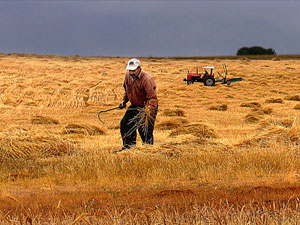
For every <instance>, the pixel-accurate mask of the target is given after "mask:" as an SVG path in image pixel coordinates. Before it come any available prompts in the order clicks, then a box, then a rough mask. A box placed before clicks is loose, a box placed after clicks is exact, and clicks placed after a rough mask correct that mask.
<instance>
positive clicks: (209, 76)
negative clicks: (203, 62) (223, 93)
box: [183, 64, 242, 86]
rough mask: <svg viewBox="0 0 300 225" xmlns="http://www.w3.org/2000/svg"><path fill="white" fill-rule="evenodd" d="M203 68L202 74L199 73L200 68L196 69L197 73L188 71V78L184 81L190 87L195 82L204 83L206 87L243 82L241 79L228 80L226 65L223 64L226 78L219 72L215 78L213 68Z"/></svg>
mask: <svg viewBox="0 0 300 225" xmlns="http://www.w3.org/2000/svg"><path fill="white" fill-rule="evenodd" d="M202 68H203V69H204V71H203V72H202V73H199V72H198V68H196V72H189V71H188V73H187V77H186V78H184V79H183V81H186V83H187V84H188V85H190V84H193V83H194V82H202V83H204V85H205V86H214V85H215V83H216V82H221V83H222V84H227V85H230V84H231V83H234V82H238V81H242V78H241V77H238V78H231V79H228V78H227V67H226V65H225V64H223V69H224V74H225V76H222V75H221V74H220V73H219V72H217V73H218V75H217V77H215V74H214V73H213V70H214V67H213V66H203V67H202ZM220 77H221V78H220Z"/></svg>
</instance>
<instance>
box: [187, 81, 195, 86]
mask: <svg viewBox="0 0 300 225" xmlns="http://www.w3.org/2000/svg"><path fill="white" fill-rule="evenodd" d="M186 83H187V85H190V84H193V83H194V82H193V81H191V80H188V81H187V82H186Z"/></svg>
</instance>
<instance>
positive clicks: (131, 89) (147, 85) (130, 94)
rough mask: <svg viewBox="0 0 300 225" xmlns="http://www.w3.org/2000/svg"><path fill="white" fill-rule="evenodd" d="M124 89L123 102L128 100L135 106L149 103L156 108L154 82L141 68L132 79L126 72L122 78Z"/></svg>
mask: <svg viewBox="0 0 300 225" xmlns="http://www.w3.org/2000/svg"><path fill="white" fill-rule="evenodd" d="M124 89H125V93H124V97H123V101H124V102H128V101H130V102H131V104H132V105H135V106H140V107H144V106H145V105H150V106H151V108H152V109H156V108H157V106H158V100H157V96H156V84H155V81H154V79H153V78H152V77H151V76H150V75H149V74H148V73H146V72H144V71H142V70H141V72H140V74H139V75H138V77H137V79H135V80H133V78H132V77H131V76H130V75H129V73H128V72H127V73H126V74H125V79H124Z"/></svg>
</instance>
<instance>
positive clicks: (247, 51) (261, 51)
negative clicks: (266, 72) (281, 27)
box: [236, 46, 276, 55]
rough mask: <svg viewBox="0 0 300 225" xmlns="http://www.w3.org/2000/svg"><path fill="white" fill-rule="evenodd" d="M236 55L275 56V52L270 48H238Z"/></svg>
mask: <svg viewBox="0 0 300 225" xmlns="http://www.w3.org/2000/svg"><path fill="white" fill-rule="evenodd" d="M236 55H276V52H275V50H274V49H272V48H268V49H265V48H263V47H260V46H253V47H249V48H248V47H242V48H239V49H238V51H237V53H236Z"/></svg>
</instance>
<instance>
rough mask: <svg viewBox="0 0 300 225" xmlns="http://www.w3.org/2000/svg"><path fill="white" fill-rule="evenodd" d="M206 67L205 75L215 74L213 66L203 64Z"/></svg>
mask: <svg viewBox="0 0 300 225" xmlns="http://www.w3.org/2000/svg"><path fill="white" fill-rule="evenodd" d="M202 68H203V69H204V72H203V75H204V76H206V75H210V76H214V73H213V71H214V68H215V67H213V66H203V67H202Z"/></svg>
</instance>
